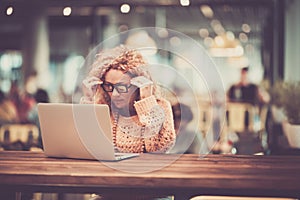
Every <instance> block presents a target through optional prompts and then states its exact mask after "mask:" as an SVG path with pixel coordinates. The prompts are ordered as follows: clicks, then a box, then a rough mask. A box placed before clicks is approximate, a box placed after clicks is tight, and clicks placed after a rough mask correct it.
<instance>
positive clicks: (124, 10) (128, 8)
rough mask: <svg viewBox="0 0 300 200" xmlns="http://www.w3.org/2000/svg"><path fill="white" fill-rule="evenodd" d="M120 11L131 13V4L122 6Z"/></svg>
mask: <svg viewBox="0 0 300 200" xmlns="http://www.w3.org/2000/svg"><path fill="white" fill-rule="evenodd" d="M120 11H121V13H129V12H130V6H129V4H126V3H124V4H122V5H121V7H120Z"/></svg>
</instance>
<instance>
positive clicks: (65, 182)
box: [0, 151, 300, 200]
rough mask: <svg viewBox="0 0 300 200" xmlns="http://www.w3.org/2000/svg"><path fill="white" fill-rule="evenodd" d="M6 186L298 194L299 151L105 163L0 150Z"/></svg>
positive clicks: (1, 182) (0, 183)
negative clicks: (286, 154) (286, 153)
mask: <svg viewBox="0 0 300 200" xmlns="http://www.w3.org/2000/svg"><path fill="white" fill-rule="evenodd" d="M161 164H163V165H164V164H165V166H164V167H163V168H161V166H162V165H161ZM153 169H155V170H154V171H153ZM126 171H127V172H126ZM8 191H11V192H68V193H70V192H71V193H100V194H112V193H114V194H116V193H117V194H120V195H123V196H125V195H128V194H136V195H140V194H149V195H150V194H151V195H153V194H154V195H174V196H175V198H176V199H180V200H183V199H189V198H190V197H192V196H196V195H235V196H269V197H296V198H299V197H300V157H297V156H251V155H207V156H205V157H199V155H188V154H185V155H182V156H178V155H160V154H158V155H157V154H143V155H141V156H139V157H136V158H131V159H127V160H123V161H120V162H109V166H108V165H107V163H102V162H99V161H91V160H75V159H58V158H47V157H45V155H44V154H43V153H42V152H16V151H15V152H13V151H0V193H1V192H2V194H3V193H5V192H8ZM122 199H126V198H125V197H124V198H122Z"/></svg>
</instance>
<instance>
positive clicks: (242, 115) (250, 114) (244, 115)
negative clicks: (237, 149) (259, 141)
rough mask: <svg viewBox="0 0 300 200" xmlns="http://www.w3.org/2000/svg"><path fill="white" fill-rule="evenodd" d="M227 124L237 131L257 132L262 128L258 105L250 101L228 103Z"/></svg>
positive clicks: (231, 129) (230, 128)
mask: <svg viewBox="0 0 300 200" xmlns="http://www.w3.org/2000/svg"><path fill="white" fill-rule="evenodd" d="M226 120H227V126H228V129H229V130H230V131H234V132H237V133H243V132H257V130H258V129H259V128H260V117H259V108H258V106H253V105H252V104H248V103H231V102H229V103H227V111H226Z"/></svg>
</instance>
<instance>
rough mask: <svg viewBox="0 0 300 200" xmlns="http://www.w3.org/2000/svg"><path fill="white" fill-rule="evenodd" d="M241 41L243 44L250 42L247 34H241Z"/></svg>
mask: <svg viewBox="0 0 300 200" xmlns="http://www.w3.org/2000/svg"><path fill="white" fill-rule="evenodd" d="M239 39H240V40H241V42H244V43H246V42H248V36H247V35H246V33H240V34H239Z"/></svg>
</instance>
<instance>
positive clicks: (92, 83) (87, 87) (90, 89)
mask: <svg viewBox="0 0 300 200" xmlns="http://www.w3.org/2000/svg"><path fill="white" fill-rule="evenodd" d="M102 83H103V82H102V81H101V80H100V79H99V78H98V77H95V76H92V77H88V78H86V79H84V80H83V81H82V85H83V87H82V90H83V93H84V94H85V96H88V97H93V96H94V94H95V92H96V89H97V87H98V86H99V85H101V84H102Z"/></svg>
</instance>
